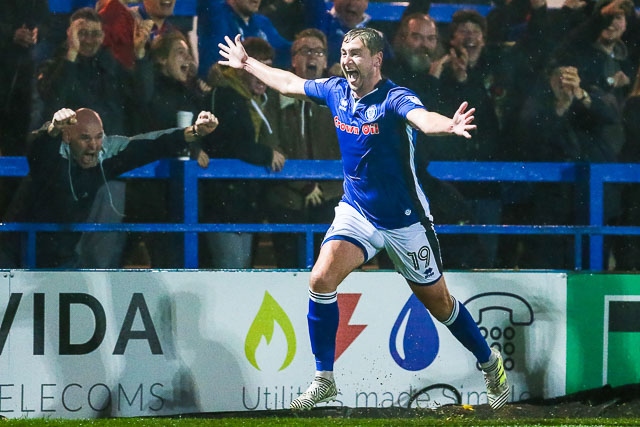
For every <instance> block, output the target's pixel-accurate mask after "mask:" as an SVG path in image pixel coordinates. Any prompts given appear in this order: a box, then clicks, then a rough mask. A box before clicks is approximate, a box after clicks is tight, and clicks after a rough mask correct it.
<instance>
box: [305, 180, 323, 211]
mask: <svg viewBox="0 0 640 427" xmlns="http://www.w3.org/2000/svg"><path fill="white" fill-rule="evenodd" d="M322 198H323V195H322V189H321V188H320V186H319V185H318V184H316V185H315V186H314V187H313V190H311V193H309V194H307V195H306V196H305V197H304V206H305V207H307V206H309V205H311V206H313V207H315V206H320V205H321V204H322V200H323V199H322Z"/></svg>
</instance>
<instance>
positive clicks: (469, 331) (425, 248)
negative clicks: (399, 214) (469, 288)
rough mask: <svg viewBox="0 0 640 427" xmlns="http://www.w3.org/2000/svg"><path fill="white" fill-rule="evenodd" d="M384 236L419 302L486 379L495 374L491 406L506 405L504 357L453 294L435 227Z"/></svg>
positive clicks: (422, 226)
mask: <svg viewBox="0 0 640 427" xmlns="http://www.w3.org/2000/svg"><path fill="white" fill-rule="evenodd" d="M382 233H383V235H384V237H385V247H386V249H387V253H388V254H389V257H390V258H391V259H392V261H393V262H394V264H395V266H396V269H397V270H398V271H399V272H400V273H401V274H402V275H403V276H404V277H405V279H406V280H407V282H408V283H409V286H410V287H411V290H412V291H413V293H414V294H415V295H416V297H417V298H418V300H420V302H422V304H424V306H425V307H426V308H427V309H428V310H429V312H430V313H431V314H432V315H433V316H434V317H435V318H436V319H437V320H438V321H440V322H442V323H443V324H444V325H445V326H447V328H449V330H450V331H451V333H452V334H453V336H454V337H455V338H456V339H457V340H458V341H460V343H462V345H464V346H465V347H466V348H467V349H468V350H469V351H471V353H473V355H474V356H475V357H476V359H477V360H478V363H479V364H480V366H481V367H482V369H483V371H484V372H485V380H486V379H487V373H488V372H489V373H490V374H491V384H489V382H487V395H488V398H489V403H490V404H491V406H492V407H493V408H494V409H497V408H499V407H501V406H502V405H504V403H506V399H507V397H508V387H507V385H506V376H505V374H504V369H503V367H502V360H501V357H500V354H499V353H498V352H494V351H492V350H491V349H490V348H489V346H488V344H487V342H486V340H485V339H484V337H483V336H482V334H481V332H480V329H479V328H478V325H477V324H476V323H475V321H474V320H473V317H472V316H471V314H470V313H469V311H468V310H467V309H466V308H465V307H464V305H463V304H462V303H460V302H459V301H457V300H456V299H455V298H453V297H452V296H451V294H450V293H449V290H448V288H447V284H446V281H445V278H444V276H443V274H442V262H441V258H440V247H439V243H438V239H437V238H436V235H435V231H434V230H433V227H432V225H431V224H414V225H412V226H410V227H406V228H402V229H398V230H387V231H384V232H382ZM494 383H495V384H494Z"/></svg>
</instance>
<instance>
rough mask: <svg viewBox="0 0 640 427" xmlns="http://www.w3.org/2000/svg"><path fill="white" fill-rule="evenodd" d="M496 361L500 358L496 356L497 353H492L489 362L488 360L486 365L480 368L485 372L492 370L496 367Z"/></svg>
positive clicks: (483, 364) (481, 364) (482, 364)
mask: <svg viewBox="0 0 640 427" xmlns="http://www.w3.org/2000/svg"><path fill="white" fill-rule="evenodd" d="M496 360H498V356H496V355H495V353H494V352H493V351H492V352H491V356H489V360H487V361H486V362H484V363H480V368H481V369H482V370H483V371H486V370H490V369H491V368H493V367H494V366H493V365H495V363H496Z"/></svg>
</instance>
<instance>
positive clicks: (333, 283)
mask: <svg viewBox="0 0 640 427" xmlns="http://www.w3.org/2000/svg"><path fill="white" fill-rule="evenodd" d="M363 262H364V254H363V252H362V249H360V248H359V247H358V246H356V245H354V244H353V243H350V242H347V241H345V240H331V241H328V242H326V243H325V244H324V245H322V248H321V249H320V255H319V256H318V260H317V261H316V264H315V265H314V267H313V270H312V271H311V278H310V280H309V311H308V314H307V322H308V326H309V339H310V341H311V350H312V351H313V355H314V356H315V360H316V373H315V376H314V380H313V382H312V383H311V386H309V388H308V389H307V390H306V391H305V392H304V393H303V394H301V395H300V396H298V397H297V398H296V399H294V400H293V401H292V402H291V406H290V407H291V409H294V410H305V409H311V408H313V407H314V406H316V404H318V403H321V402H328V401H332V400H335V398H336V397H337V395H338V390H337V387H336V383H335V380H334V378H333V362H334V360H335V354H336V334H337V332H338V322H339V312H338V291H337V289H338V285H339V284H340V283H341V282H342V281H343V280H344V278H345V277H347V275H348V274H349V273H351V272H352V271H353V270H354V269H355V268H357V267H358V266H360V265H361V264H362V263H363Z"/></svg>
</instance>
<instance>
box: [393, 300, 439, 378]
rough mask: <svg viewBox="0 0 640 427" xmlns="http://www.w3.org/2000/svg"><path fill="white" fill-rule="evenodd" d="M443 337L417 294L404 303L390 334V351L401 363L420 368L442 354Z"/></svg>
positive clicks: (401, 364)
mask: <svg viewBox="0 0 640 427" xmlns="http://www.w3.org/2000/svg"><path fill="white" fill-rule="evenodd" d="M439 349H440V339H439V338H438V331H437V330H436V326H435V324H434V323H433V319H432V318H431V315H430V314H429V312H428V311H427V309H426V308H425V307H424V305H422V303H421V302H420V301H419V300H418V298H417V297H416V296H415V295H411V297H410V298H409V300H408V301H407V303H406V304H405V305H404V307H403V308H402V310H401V311H400V314H399V315H398V318H397V319H396V322H395V323H394V325H393V329H392V330H391V336H390V337H389V352H390V353H391V357H393V360H395V361H396V363H397V364H398V366H400V367H401V368H403V369H406V370H407V371H420V370H422V369H424V368H426V367H427V366H429V365H431V363H433V361H434V360H435V359H436V356H437V355H438V350H439Z"/></svg>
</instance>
